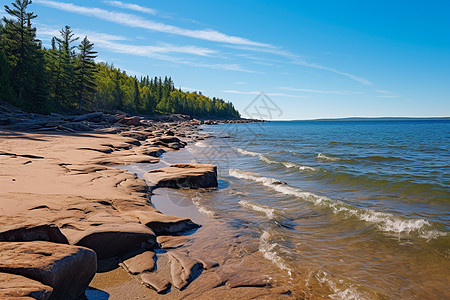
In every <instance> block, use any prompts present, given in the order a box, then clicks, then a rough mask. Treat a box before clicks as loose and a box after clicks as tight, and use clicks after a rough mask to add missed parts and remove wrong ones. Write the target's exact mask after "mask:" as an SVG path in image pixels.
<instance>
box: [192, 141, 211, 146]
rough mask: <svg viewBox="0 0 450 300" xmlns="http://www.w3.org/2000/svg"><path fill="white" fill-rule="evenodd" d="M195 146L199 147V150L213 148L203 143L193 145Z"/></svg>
mask: <svg viewBox="0 0 450 300" xmlns="http://www.w3.org/2000/svg"><path fill="white" fill-rule="evenodd" d="M195 146H197V147H200V148H212V147H213V146H211V145H208V144H207V143H206V142H204V141H198V142H197V143H195Z"/></svg>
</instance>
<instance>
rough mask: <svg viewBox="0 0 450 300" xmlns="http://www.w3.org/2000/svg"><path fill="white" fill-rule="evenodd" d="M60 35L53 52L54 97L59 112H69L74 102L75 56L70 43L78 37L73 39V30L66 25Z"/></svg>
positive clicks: (73, 47)
mask: <svg viewBox="0 0 450 300" xmlns="http://www.w3.org/2000/svg"><path fill="white" fill-rule="evenodd" d="M60 34H61V37H60V38H58V37H55V40H56V43H57V45H58V50H57V51H55V52H54V57H53V59H54V62H55V64H56V75H55V76H54V80H55V82H54V83H53V86H54V92H55V95H54V96H55V100H56V102H57V104H58V105H59V109H60V110H67V109H69V110H71V109H73V108H74V106H75V102H76V80H75V62H76V59H75V58H76V55H75V53H74V49H75V48H76V46H72V43H73V42H75V41H76V40H78V37H76V38H74V37H73V36H74V33H73V30H72V29H71V28H70V26H67V25H66V26H65V27H64V28H63V29H61V30H60Z"/></svg>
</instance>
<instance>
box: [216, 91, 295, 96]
mask: <svg viewBox="0 0 450 300" xmlns="http://www.w3.org/2000/svg"><path fill="white" fill-rule="evenodd" d="M222 93H228V94H238V95H259V94H261V92H258V91H250V92H247V91H236V90H225V91H222ZM265 94H266V95H267V96H278V97H290V98H304V96H298V95H290V94H285V93H265Z"/></svg>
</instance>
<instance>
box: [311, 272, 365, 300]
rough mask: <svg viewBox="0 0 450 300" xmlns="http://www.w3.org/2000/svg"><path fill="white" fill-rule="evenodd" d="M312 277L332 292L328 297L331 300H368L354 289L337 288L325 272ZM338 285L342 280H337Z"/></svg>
mask: <svg viewBox="0 0 450 300" xmlns="http://www.w3.org/2000/svg"><path fill="white" fill-rule="evenodd" d="M314 277H315V278H316V279H317V280H318V281H319V282H320V283H321V284H324V285H326V286H328V288H330V290H331V291H332V292H333V294H331V295H329V297H330V298H331V299H339V300H359V299H369V298H368V297H367V296H366V295H364V294H362V293H360V292H358V290H357V289H356V287H354V286H352V285H350V286H346V285H345V286H343V287H338V285H337V284H336V283H335V282H334V281H333V280H332V278H331V276H330V275H329V274H328V273H327V272H325V271H319V272H317V273H316V274H315V275H314ZM339 283H341V285H342V283H343V281H342V280H339Z"/></svg>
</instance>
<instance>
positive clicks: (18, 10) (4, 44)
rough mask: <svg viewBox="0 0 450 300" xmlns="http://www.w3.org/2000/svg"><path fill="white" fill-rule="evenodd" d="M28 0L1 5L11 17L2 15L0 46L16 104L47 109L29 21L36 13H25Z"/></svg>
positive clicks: (40, 55)
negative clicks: (7, 62) (9, 68)
mask: <svg viewBox="0 0 450 300" xmlns="http://www.w3.org/2000/svg"><path fill="white" fill-rule="evenodd" d="M31 3H32V1H31V0H15V2H13V3H12V7H9V6H8V5H5V11H6V12H7V13H8V14H9V15H10V16H11V19H8V18H6V17H3V22H4V23H5V26H4V28H3V30H2V34H1V38H0V46H1V48H2V49H3V51H4V54H5V56H6V58H7V60H8V61H9V63H10V67H11V73H10V75H11V84H12V86H13V88H14V90H15V92H16V93H17V95H18V99H19V101H20V102H19V104H21V105H22V107H23V108H25V109H27V110H32V111H40V112H45V111H47V110H48V106H47V97H46V82H45V80H46V76H45V73H44V72H45V71H44V65H43V63H44V59H43V55H44V54H43V52H42V50H41V44H40V41H39V40H37V39H36V28H35V27H33V26H32V23H31V21H32V20H33V19H35V18H36V17H37V16H36V15H35V14H34V13H33V12H27V9H28V6H29V5H30V4H31Z"/></svg>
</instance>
